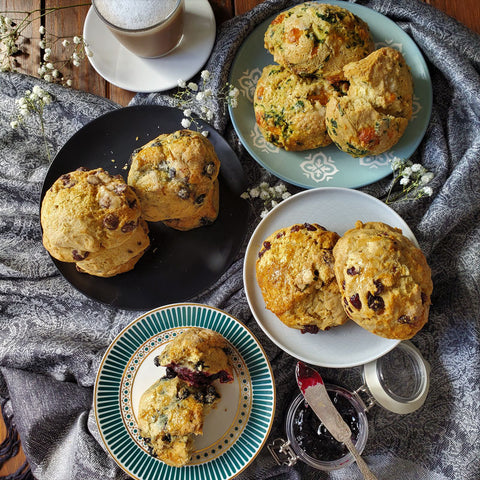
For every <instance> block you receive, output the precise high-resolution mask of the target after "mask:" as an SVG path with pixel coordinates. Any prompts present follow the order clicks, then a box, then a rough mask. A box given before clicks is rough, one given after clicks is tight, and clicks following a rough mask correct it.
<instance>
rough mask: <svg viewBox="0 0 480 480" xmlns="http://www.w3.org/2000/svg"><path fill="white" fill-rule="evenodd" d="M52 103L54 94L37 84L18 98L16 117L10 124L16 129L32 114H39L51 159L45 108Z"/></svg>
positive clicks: (44, 139) (48, 154)
mask: <svg viewBox="0 0 480 480" xmlns="http://www.w3.org/2000/svg"><path fill="white" fill-rule="evenodd" d="M50 103H52V96H51V95H50V94H49V93H48V92H46V91H45V90H43V89H42V88H40V87H39V86H38V85H35V86H34V87H33V88H32V90H31V91H30V90H27V91H26V92H25V94H24V96H23V97H21V98H18V99H17V100H16V105H17V112H16V118H15V119H14V120H12V121H11V122H10V126H11V127H12V128H14V129H15V128H18V127H20V126H21V125H23V124H24V123H25V121H26V119H27V118H28V117H29V116H30V115H31V114H34V116H37V117H38V121H39V123H40V130H41V132H42V135H43V141H44V145H45V150H46V152H47V157H48V160H49V161H50V160H51V155H50V149H49V148H48V143H47V137H46V135H45V122H44V119H43V110H44V108H45V107H46V106H47V105H50Z"/></svg>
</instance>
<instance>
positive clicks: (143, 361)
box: [94, 303, 276, 480]
mask: <svg viewBox="0 0 480 480" xmlns="http://www.w3.org/2000/svg"><path fill="white" fill-rule="evenodd" d="M191 327H202V328H209V329H211V330H215V331H217V332H219V333H220V334H221V335H223V337H224V338H225V339H226V340H227V341H228V342H229V343H230V346H231V350H232V354H231V361H232V366H233V369H234V381H233V383H230V384H218V385H217V384H216V387H217V390H218V391H219V393H220V395H221V400H220V403H219V405H218V406H217V407H216V408H215V409H214V410H212V411H211V412H210V413H209V414H208V416H207V417H206V419H205V423H204V428H203V435H202V436H199V437H197V438H196V439H195V443H194V453H193V455H192V458H191V461H190V463H189V464H188V465H187V466H185V467H181V468H176V467H171V466H169V465H167V464H165V463H163V462H162V461H161V460H159V459H157V458H155V457H153V456H151V455H150V454H149V453H148V447H147V445H146V443H145V442H144V440H143V438H142V437H141V436H140V433H139V430H138V424H137V420H136V419H137V414H138V403H139V400H140V396H141V395H142V393H143V392H144V391H145V390H146V389H147V388H148V387H149V386H150V385H152V384H153V383H154V382H155V381H156V380H157V379H158V378H160V377H161V376H163V374H164V368H163V367H156V366H155V365H154V358H155V357H156V356H157V355H158V354H159V353H160V352H161V351H162V350H163V349H164V348H165V346H166V345H167V344H168V343H169V342H170V341H171V340H172V339H173V338H175V337H176V336H177V335H179V334H181V333H182V332H183V331H185V330H186V329H188V328H191ZM275 401H276V399H275V386H274V380H273V374H272V369H271V367H270V364H269V362H268V359H267V357H266V355H265V352H264V351H263V349H262V347H261V346H260V344H259V343H258V341H257V340H256V339H255V337H254V336H253V335H252V333H251V332H250V331H249V330H248V329H247V328H246V327H245V326H244V325H242V324H241V323H240V322H239V321H238V320H236V319H235V318H233V317H231V316H230V315H228V314H227V313H225V312H222V311H221V310H218V309H216V308H213V307H209V306H206V305H199V304H193V303H182V304H174V305H168V306H165V307H160V308H157V309H155V310H152V311H151V312H148V313H146V314H144V315H142V316H141V317H139V318H137V319H136V320H134V321H133V322H132V323H131V324H129V325H128V326H127V327H126V328H125V329H124V330H123V331H122V332H120V333H119V334H118V336H117V337H116V338H115V340H114V341H113V342H112V344H111V345H110V347H109V348H108V350H107V352H106V353H105V355H104V357H103V359H102V362H101V364H100V368H99V370H98V374H97V379H96V382H95V391H94V410H95V417H96V421H97V425H98V429H99V431H100V434H101V437H102V440H103V442H104V444H105V447H106V448H107V450H108V451H109V452H110V454H111V455H112V457H113V458H114V459H115V461H116V462H117V464H118V465H119V466H120V467H121V468H122V469H123V470H124V471H125V472H126V473H128V475H130V476H131V477H133V478H135V479H139V480H158V479H162V480H170V479H175V480H193V479H195V480H199V479H207V478H208V479H209V480H227V479H230V478H233V477H235V476H236V475H238V474H239V473H240V472H241V471H242V470H244V469H245V468H246V467H247V466H248V465H249V464H250V462H251V461H252V460H253V459H254V458H255V456H256V455H257V454H258V452H259V451H260V449H261V448H262V447H263V445H264V443H265V440H266V438H267V436H268V434H269V432H270V429H271V426H272V422H273V417H274V413H275Z"/></svg>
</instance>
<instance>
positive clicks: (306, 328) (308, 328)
mask: <svg viewBox="0 0 480 480" xmlns="http://www.w3.org/2000/svg"><path fill="white" fill-rule="evenodd" d="M318 331H319V328H318V327H317V326H316V325H302V330H301V332H302V333H313V334H315V333H318Z"/></svg>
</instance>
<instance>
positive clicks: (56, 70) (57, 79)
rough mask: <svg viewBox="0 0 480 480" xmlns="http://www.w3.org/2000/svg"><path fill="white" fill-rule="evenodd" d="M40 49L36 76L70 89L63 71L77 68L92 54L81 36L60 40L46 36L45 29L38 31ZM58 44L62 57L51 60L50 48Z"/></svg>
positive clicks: (70, 81)
mask: <svg viewBox="0 0 480 480" xmlns="http://www.w3.org/2000/svg"><path fill="white" fill-rule="evenodd" d="M39 31H40V35H41V37H40V44H39V46H40V48H41V49H42V50H43V55H42V60H41V62H40V66H39V67H38V74H39V75H40V77H41V78H43V79H44V80H45V81H46V82H51V83H60V84H62V85H65V86H68V87H71V86H72V79H71V78H69V77H68V76H66V75H65V74H64V70H65V69H69V68H71V67H79V66H80V65H81V63H82V61H83V60H84V59H85V58H86V57H87V56H88V57H91V56H92V55H93V52H92V51H91V50H90V48H89V47H88V44H87V43H86V42H85V39H84V38H83V37H82V36H78V35H75V36H74V37H72V38H71V39H69V38H63V39H62V38H60V37H57V36H54V35H48V34H47V32H46V31H45V27H43V26H41V27H40V29H39ZM58 43H60V44H61V46H62V53H63V54H62V57H63V58H60V59H53V58H52V48H54V46H55V45H56V44H58Z"/></svg>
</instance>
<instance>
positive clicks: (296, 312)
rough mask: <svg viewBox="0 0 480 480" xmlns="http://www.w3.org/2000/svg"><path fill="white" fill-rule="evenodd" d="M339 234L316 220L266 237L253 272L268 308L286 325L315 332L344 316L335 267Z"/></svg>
mask: <svg viewBox="0 0 480 480" xmlns="http://www.w3.org/2000/svg"><path fill="white" fill-rule="evenodd" d="M338 238H339V236H338V234H337V233H335V232H330V231H328V230H326V229H325V228H324V227H322V226H320V225H318V224H315V223H314V224H309V223H304V224H296V225H292V226H290V227H287V228H282V229H280V230H277V231H276V232H274V233H273V234H271V235H270V236H269V237H268V238H266V239H265V241H264V242H263V245H262V249H261V250H260V252H259V253H258V259H257V262H256V275H257V281H258V285H259V287H260V290H261V292H262V295H263V298H264V300H265V305H266V307H267V309H268V310H270V311H272V312H273V313H274V314H275V315H276V316H277V317H278V318H279V319H280V320H281V321H282V322H283V323H285V325H287V326H288V327H291V328H296V329H300V330H302V332H310V333H316V332H317V331H318V330H326V329H329V328H330V327H334V326H337V325H342V324H343V323H345V322H346V321H347V317H346V315H345V312H344V311H343V308H342V298H341V295H340V291H339V289H338V285H337V282H336V280H335V273H334V270H333V265H334V257H333V247H334V246H335V244H336V242H337V240H338Z"/></svg>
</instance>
